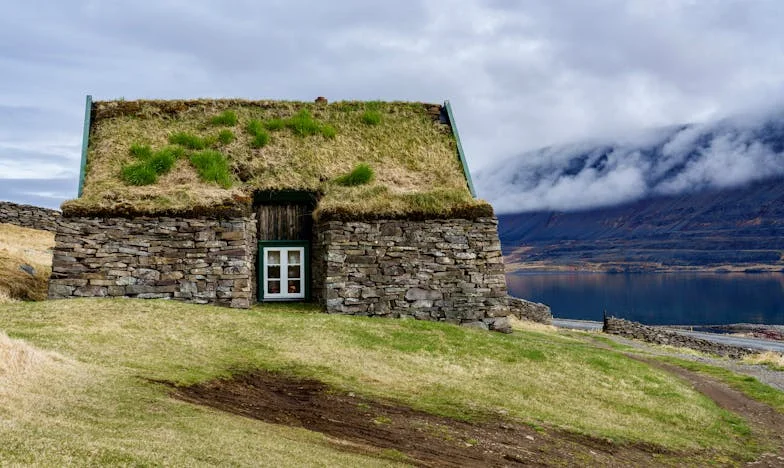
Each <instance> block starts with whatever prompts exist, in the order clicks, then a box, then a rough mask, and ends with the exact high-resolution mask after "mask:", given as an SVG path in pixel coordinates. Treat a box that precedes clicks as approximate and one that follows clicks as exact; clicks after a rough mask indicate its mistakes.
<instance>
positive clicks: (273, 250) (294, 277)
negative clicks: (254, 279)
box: [261, 247, 307, 300]
mask: <svg viewBox="0 0 784 468" xmlns="http://www.w3.org/2000/svg"><path fill="white" fill-rule="evenodd" d="M305 253H306V251H305V247H262V249H261V255H262V266H263V269H264V271H263V275H262V288H263V299H264V300H269V299H283V300H285V299H289V300H291V299H304V298H305V289H306V281H307V278H306V277H305V271H306V270H305V264H306V261H307V259H306V258H305Z"/></svg>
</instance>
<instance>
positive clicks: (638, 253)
mask: <svg viewBox="0 0 784 468" xmlns="http://www.w3.org/2000/svg"><path fill="white" fill-rule="evenodd" d="M476 179H477V185H478V187H479V189H480V194H481V195H483V196H485V197H486V198H488V199H489V200H490V201H491V202H492V203H493V204H494V206H496V209H497V211H498V212H499V213H500V215H499V234H500V237H501V242H502V244H503V246H504V251H505V254H506V255H507V263H510V264H513V265H514V266H515V267H516V268H540V269H551V268H559V269H561V268H579V269H592V270H610V271H614V270H625V271H630V270H631V271H637V270H670V269H717V268H718V269H722V268H723V269H732V270H748V271H757V270H762V269H764V270H784V113H781V112H778V113H776V112H769V113H767V114H762V115H755V116H745V117H742V118H740V117H736V118H733V119H725V120H723V121H719V122H715V123H709V124H699V125H681V126H676V127H671V128H667V129H660V130H656V131H653V132H648V133H647V134H642V135H637V136H635V137H630V138H626V139H625V140H622V141H621V140H617V141H612V142H594V143H584V144H578V145H567V146H562V147H549V148H544V149H541V150H537V151H533V152H529V153H525V154H523V155H521V156H519V157H517V158H512V159H510V160H507V161H504V162H502V163H500V164H498V165H496V166H493V167H491V168H488V169H486V170H484V171H480V172H479V173H478V174H477V177H476Z"/></svg>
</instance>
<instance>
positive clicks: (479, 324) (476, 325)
mask: <svg viewBox="0 0 784 468" xmlns="http://www.w3.org/2000/svg"><path fill="white" fill-rule="evenodd" d="M460 326H463V327H466V328H478V329H479V330H489V327H488V326H487V324H486V323H485V322H482V321H481V320H477V321H475V322H463V323H461V324H460Z"/></svg>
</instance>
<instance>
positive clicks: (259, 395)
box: [173, 363, 784, 467]
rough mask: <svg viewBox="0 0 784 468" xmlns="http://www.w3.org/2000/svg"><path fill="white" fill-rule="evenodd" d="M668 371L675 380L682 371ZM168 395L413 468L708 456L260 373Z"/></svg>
mask: <svg viewBox="0 0 784 468" xmlns="http://www.w3.org/2000/svg"><path fill="white" fill-rule="evenodd" d="M654 365H659V363H654ZM672 372H677V373H678V375H681V370H680V369H677V368H674V369H673V370H672ZM683 372H686V371H683ZM692 377H693V378H694V379H695V380H694V382H698V381H699V382H701V383H700V385H701V388H704V389H705V391H706V392H709V393H710V394H712V395H715V396H716V397H717V398H718V399H719V400H720V401H722V402H724V404H726V405H727V407H728V409H730V410H731V411H734V410H738V411H741V410H742V411H743V412H744V413H743V414H744V416H747V415H754V417H755V418H756V420H757V421H759V424H760V425H761V427H765V428H767V429H772V427H773V426H775V425H777V424H782V423H784V420H783V419H781V415H778V416H776V415H774V414H770V413H769V412H765V411H764V409H763V408H760V407H758V406H755V405H753V404H750V403H749V402H748V401H747V399H745V397H743V395H732V394H731V393H726V392H724V391H723V390H726V389H720V388H719V387H720V384H717V383H715V382H714V383H710V382H707V381H706V382H704V385H703V382H702V380H699V379H697V377H698V376H691V377H690V378H692ZM687 380H689V381H690V382H691V381H692V380H690V379H687ZM695 385H696V384H695ZM700 391H702V389H700ZM173 392H174V396H175V397H177V398H179V399H182V400H185V401H188V402H191V403H196V404H201V405H206V406H210V407H213V408H217V409H220V410H222V411H227V412H230V413H234V414H238V415H242V416H245V417H249V418H254V419H258V420H261V421H265V422H269V423H273V424H285V425H289V426H294V427H302V428H305V429H309V430H312V431H318V432H321V433H323V434H325V435H326V436H327V437H328V440H330V442H331V443H333V444H335V445H337V446H339V447H341V448H342V449H344V450H352V451H358V452H363V453H372V454H375V455H379V456H382V457H388V458H392V459H396V460H400V461H405V462H408V463H412V464H415V465H418V466H432V467H452V466H454V467H457V466H477V467H478V466H553V465H557V466H612V467H615V466H618V467H621V466H623V467H627V466H663V465H664V466H666V465H673V466H674V465H679V464H681V463H682V462H683V461H684V460H688V461H689V464H696V465H700V464H703V463H708V462H709V460H710V456H711V454H710V453H708V452H706V453H674V452H667V451H664V450H662V449H661V448H660V447H655V446H649V445H642V444H637V445H634V444H631V445H618V444H613V443H612V442H611V441H605V440H599V439H593V438H590V437H586V436H582V435H577V434H573V433H568V432H563V431H559V430H555V429H548V428H536V429H534V428H532V427H530V426H527V425H524V424H519V423H514V422H509V421H498V420H495V421H487V422H481V423H476V422H465V421H458V420H454V419H449V418H445V417H440V416H435V415H432V414H429V413H425V412H422V411H417V410H414V409H411V408H407V407H404V406H400V405H397V404H395V403H392V402H384V401H375V400H370V399H367V398H364V397H360V396H356V395H354V394H353V393H345V392H341V391H338V390H335V389H332V388H330V387H328V386H327V385H325V384H323V383H321V382H318V381H315V380H307V379H297V378H290V377H285V376H282V375H279V374H274V373H269V372H264V371H258V372H254V373H250V374H245V375H241V376H235V377H234V378H232V379H230V380H216V381H212V382H207V383H203V384H199V385H194V386H190V387H175V388H174V390H173ZM706 394H707V393H706ZM725 395H726V397H725ZM752 403H753V402H752ZM779 427H784V426H779ZM773 459H774V460H775V457H774V458H773ZM762 466H775V465H762Z"/></svg>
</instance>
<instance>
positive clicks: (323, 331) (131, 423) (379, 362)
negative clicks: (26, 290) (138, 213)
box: [0, 299, 764, 466]
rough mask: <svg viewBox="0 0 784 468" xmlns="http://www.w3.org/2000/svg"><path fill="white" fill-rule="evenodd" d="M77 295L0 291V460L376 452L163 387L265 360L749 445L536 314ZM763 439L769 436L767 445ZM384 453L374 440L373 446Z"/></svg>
mask: <svg viewBox="0 0 784 468" xmlns="http://www.w3.org/2000/svg"><path fill="white" fill-rule="evenodd" d="M314 312H315V309H313V308H312V307H309V306H303V305H299V306H283V305H278V306H264V307H257V308H254V309H252V310H247V311H242V310H231V309H225V308H217V307H211V306H199V305H190V304H183V303H178V302H173V301H163V300H160V301H149V300H148V301H145V300H130V299H124V300H122V299H121V300H104V299H85V300H67V301H46V302H39V303H9V304H2V305H0V331H2V332H4V333H5V334H6V335H7V336H9V337H11V339H9V338H2V339H0V356H3V354H2V349H5V350H6V351H5V352H6V355H8V356H11V355H13V356H16V357H14V358H13V359H11V358H7V360H8V361H9V362H11V361H13V362H16V364H14V365H12V366H9V367H8V368H7V369H6V368H1V367H0V440H3V444H0V461H2V462H3V463H10V464H14V463H22V464H27V463H36V464H45V465H61V464H65V463H78V464H177V465H191V464H200V463H213V464H215V463H220V464H229V465H231V464H241V465H254V464H258V463H259V460H264V463H265V464H269V465H277V466H302V465H322V466H323V465H344V466H345V465H349V466H350V465H373V464H378V465H384V464H393V463H395V461H394V460H388V459H384V458H369V457H367V456H361V455H356V454H351V453H346V452H343V451H341V450H339V448H337V447H336V446H335V444H334V443H330V442H329V441H328V440H327V439H326V438H325V437H324V436H322V435H320V434H317V433H312V432H309V431H306V430H303V429H297V428H291V427H285V426H279V425H273V424H267V423H263V422H260V421H255V420H251V419H245V418H242V417H239V416H233V415H229V414H225V413H221V412H218V411H216V410H212V409H208V408H204V407H200V406H195V405H191V404H187V403H183V402H181V401H178V400H175V399H172V398H170V397H169V395H168V392H169V390H170V389H169V387H167V386H166V385H163V384H160V383H156V382H159V381H169V382H174V383H177V384H182V385H184V384H193V383H199V382H206V381H209V380H212V379H215V378H219V377H228V376H230V375H232V374H236V373H242V372H246V371H251V370H256V369H265V370H271V371H275V372H281V373H284V374H290V375H296V376H301V377H310V378H314V379H317V380H320V381H323V382H326V383H327V384H329V385H331V386H333V387H334V388H336V389H338V390H341V391H350V392H356V393H357V394H360V395H363V396H366V397H371V398H382V399H391V400H394V401H396V402H398V403H400V404H405V405H408V406H411V407H414V408H417V409H421V410H424V411H427V412H430V413H433V414H438V415H446V416H450V417H454V418H459V419H462V420H472V421H482V420H488V419H498V418H508V419H511V420H514V421H520V422H524V423H526V424H530V425H532V426H533V427H546V428H557V429H563V430H567V431H571V432H576V433H581V434H587V435H590V436H593V437H598V438H602V439H611V440H613V441H614V443H616V444H626V443H632V442H639V443H643V444H648V445H655V446H658V447H660V448H661V449H662V450H665V451H668V450H669V451H674V453H675V455H674V456H675V457H676V459H677V454H678V453H679V452H689V453H692V454H693V453H702V454H705V456H707V457H709V458H710V459H716V460H724V459H726V457H730V458H733V459H736V460H737V459H749V458H750V457H752V456H754V455H756V454H757V453H758V452H759V451H760V450H762V447H761V445H760V443H759V442H758V441H753V440H752V439H751V436H750V431H749V428H748V427H747V426H746V425H745V423H744V422H743V421H742V420H741V419H739V418H737V417H735V416H733V415H732V414H730V413H727V412H725V411H723V410H721V409H719V408H718V407H716V406H715V405H714V404H713V403H712V402H711V401H710V400H708V399H706V398H705V397H703V396H702V395H701V394H699V393H697V392H695V391H694V390H692V389H691V388H690V386H688V385H686V384H684V383H683V382H682V381H681V380H679V379H678V378H676V377H673V376H671V375H670V374H667V373H665V372H663V371H660V370H658V369H654V368H652V367H650V366H648V365H646V364H644V363H641V362H638V361H634V360H631V359H629V358H626V357H625V356H623V355H622V354H620V353H618V352H616V351H610V350H605V349H600V348H597V347H595V346H594V345H592V344H590V343H589V341H590V340H587V339H586V340H582V339H580V338H579V337H575V336H571V335H564V334H561V333H559V332H557V331H552V330H550V329H548V328H547V327H539V328H536V329H530V330H529V329H524V330H518V331H516V332H515V333H513V334H511V335H501V334H495V333H487V332H481V331H476V330H470V329H465V328H460V327H456V326H452V325H446V324H439V323H431V322H419V321H398V320H379V319H367V318H359V317H345V316H333V315H325V314H320V313H314ZM763 445H764V444H763ZM379 455H381V454H379Z"/></svg>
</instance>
